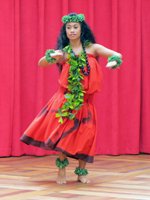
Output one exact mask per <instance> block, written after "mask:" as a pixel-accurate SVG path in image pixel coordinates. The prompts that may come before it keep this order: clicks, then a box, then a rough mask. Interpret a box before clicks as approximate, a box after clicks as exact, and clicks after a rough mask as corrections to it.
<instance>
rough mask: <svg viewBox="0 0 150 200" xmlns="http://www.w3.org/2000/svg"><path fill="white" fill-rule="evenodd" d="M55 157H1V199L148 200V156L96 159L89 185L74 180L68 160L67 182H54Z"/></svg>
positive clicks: (90, 171) (149, 171)
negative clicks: (64, 183)
mask: <svg viewBox="0 0 150 200" xmlns="http://www.w3.org/2000/svg"><path fill="white" fill-rule="evenodd" d="M55 159H56V155H52V156H44V157H34V156H22V157H8V158H0V200H76V199H79V200H89V199H91V200H150V155H143V154H141V155H122V156H101V155H99V156H96V157H95V162H94V163H93V164H88V165H87V167H88V169H89V178H90V180H91V183H89V184H82V183H79V182H77V181H76V176H75V174H74V168H75V167H76V166H77V161H76V160H73V159H69V161H70V165H69V167H67V178H68V183H67V184H66V185H58V184H56V183H55V178H56V175H57V169H56V167H55Z"/></svg>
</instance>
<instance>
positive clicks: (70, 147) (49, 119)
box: [21, 87, 96, 163]
mask: <svg viewBox="0 0 150 200" xmlns="http://www.w3.org/2000/svg"><path fill="white" fill-rule="evenodd" d="M64 93H65V88H63V87H60V89H59V90H58V91H57V92H56V93H55V94H54V96H53V97H52V98H51V99H50V100H49V102H48V103H47V104H46V105H45V107H44V108H43V109H42V110H41V112H40V113H39V114H38V115H37V116H36V118H35V119H34V120H33V122H32V123H31V124H30V125H29V127H28V128H27V130H26V131H25V132H24V134H23V135H22V137H21V141H22V142H24V143H26V144H28V145H29V144H30V145H34V146H38V147H41V148H44V149H47V150H50V149H51V150H55V151H59V152H62V153H64V154H66V155H67V156H69V157H72V158H75V159H81V160H84V161H86V162H89V163H91V162H93V157H94V154H95V138H96V112H95V108H94V106H93V104H92V101H93V94H85V97H84V104H83V106H82V107H81V108H80V110H79V111H78V113H77V115H76V118H75V119H74V120H69V119H64V123H63V124H60V123H59V122H58V118H56V117H55V115H56V112H57V110H58V108H60V107H61V106H62V104H63V103H64V102H65V97H64Z"/></svg>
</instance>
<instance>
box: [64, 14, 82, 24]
mask: <svg viewBox="0 0 150 200" xmlns="http://www.w3.org/2000/svg"><path fill="white" fill-rule="evenodd" d="M84 20H85V17H84V15H83V14H75V15H65V16H63V17H62V22H63V23H64V24H66V23H69V22H83V21H84Z"/></svg>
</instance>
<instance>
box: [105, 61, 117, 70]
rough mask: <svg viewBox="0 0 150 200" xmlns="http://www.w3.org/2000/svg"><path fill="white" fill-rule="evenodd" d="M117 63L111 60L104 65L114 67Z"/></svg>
mask: <svg viewBox="0 0 150 200" xmlns="http://www.w3.org/2000/svg"><path fill="white" fill-rule="evenodd" d="M116 65H117V62H116V61H111V62H108V63H107V65H106V67H108V68H112V67H115V66H116Z"/></svg>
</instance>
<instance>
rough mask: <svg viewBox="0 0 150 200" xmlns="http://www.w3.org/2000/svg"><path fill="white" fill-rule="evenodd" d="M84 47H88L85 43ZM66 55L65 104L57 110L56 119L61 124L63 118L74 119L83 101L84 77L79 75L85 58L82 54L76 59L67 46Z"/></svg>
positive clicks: (87, 43) (84, 63)
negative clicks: (67, 64) (67, 72)
mask: <svg viewBox="0 0 150 200" xmlns="http://www.w3.org/2000/svg"><path fill="white" fill-rule="evenodd" d="M85 45H86V46H87V45H89V42H86V43H85ZM63 51H64V52H66V53H67V54H68V63H69V65H70V69H69V76H68V88H67V89H68V92H67V93H66V94H65V99H66V102H65V103H64V104H63V105H62V107H61V108H59V109H58V111H57V113H56V117H57V118H59V122H60V123H61V124H63V122H64V120H63V119H64V118H69V119H70V120H72V119H74V118H75V116H76V114H77V111H78V110H79V109H80V108H81V106H82V105H83V101H84V93H85V91H84V90H83V85H82V83H81V81H82V80H83V79H84V75H83V74H82V73H81V69H80V68H81V67H82V66H85V65H86V58H85V55H84V52H82V53H81V54H80V56H79V57H76V56H75V55H74V54H73V53H72V49H71V46H70V45H68V46H66V47H65V48H64V49H63Z"/></svg>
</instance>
